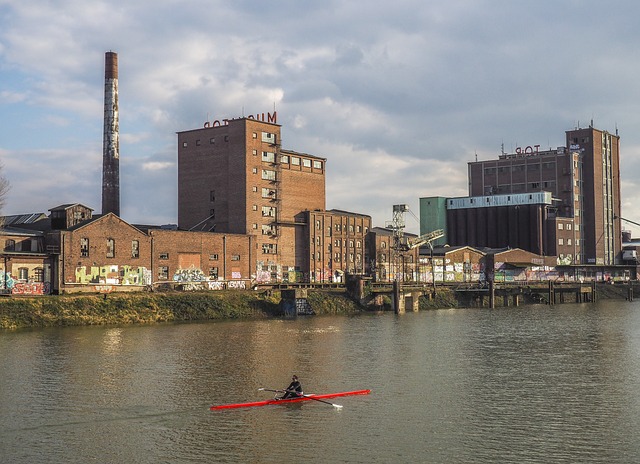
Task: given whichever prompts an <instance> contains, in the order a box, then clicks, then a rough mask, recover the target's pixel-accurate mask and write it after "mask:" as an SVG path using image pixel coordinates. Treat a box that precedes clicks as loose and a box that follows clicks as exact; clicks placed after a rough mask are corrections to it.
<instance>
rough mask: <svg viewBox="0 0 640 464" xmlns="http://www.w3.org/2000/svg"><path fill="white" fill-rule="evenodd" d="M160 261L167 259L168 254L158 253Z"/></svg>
mask: <svg viewBox="0 0 640 464" xmlns="http://www.w3.org/2000/svg"><path fill="white" fill-rule="evenodd" d="M160 259H169V253H160Z"/></svg>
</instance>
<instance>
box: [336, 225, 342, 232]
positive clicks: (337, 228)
mask: <svg viewBox="0 0 640 464" xmlns="http://www.w3.org/2000/svg"><path fill="white" fill-rule="evenodd" d="M341 230H342V225H340V224H336V232H340V231H341Z"/></svg>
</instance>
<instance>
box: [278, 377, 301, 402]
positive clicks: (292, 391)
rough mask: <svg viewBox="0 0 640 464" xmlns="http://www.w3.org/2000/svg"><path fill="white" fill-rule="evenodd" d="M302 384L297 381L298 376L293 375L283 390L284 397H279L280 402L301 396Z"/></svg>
mask: <svg viewBox="0 0 640 464" xmlns="http://www.w3.org/2000/svg"><path fill="white" fill-rule="evenodd" d="M302 395H303V393H302V384H301V383H300V381H299V380H298V376H297V375H294V376H293V377H291V383H290V384H289V386H288V387H287V388H286V389H285V391H284V395H282V396H281V397H280V399H281V400H285V399H287V398H296V397H298V396H302Z"/></svg>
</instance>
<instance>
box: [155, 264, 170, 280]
mask: <svg viewBox="0 0 640 464" xmlns="http://www.w3.org/2000/svg"><path fill="white" fill-rule="evenodd" d="M158 279H160V280H169V268H168V267H167V266H160V267H159V268H158Z"/></svg>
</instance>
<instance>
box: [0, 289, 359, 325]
mask: <svg viewBox="0 0 640 464" xmlns="http://www.w3.org/2000/svg"><path fill="white" fill-rule="evenodd" d="M308 299H309V302H310V303H311V306H312V307H313V309H314V311H315V312H316V314H340V313H352V312H357V311H361V310H362V308H361V307H360V306H358V305H357V303H355V302H353V301H351V300H350V299H348V298H347V297H346V296H344V295H343V294H334V293H323V292H309V296H308ZM279 302H280V294H279V292H272V293H271V294H269V293H261V292H253V291H239V290H230V291H220V292H206V293H205V292H194V293H178V292H175V293H173V292H171V293H119V294H110V295H108V296H107V297H106V298H105V297H104V296H102V295H60V296H47V297H33V298H27V297H12V298H2V299H0V329H16V328H24V327H52V326H72V325H99V324H132V323H152V322H180V321H194V320H226V319H260V318H270V317H278V316H281V315H282V312H281V310H280V305H279Z"/></svg>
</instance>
